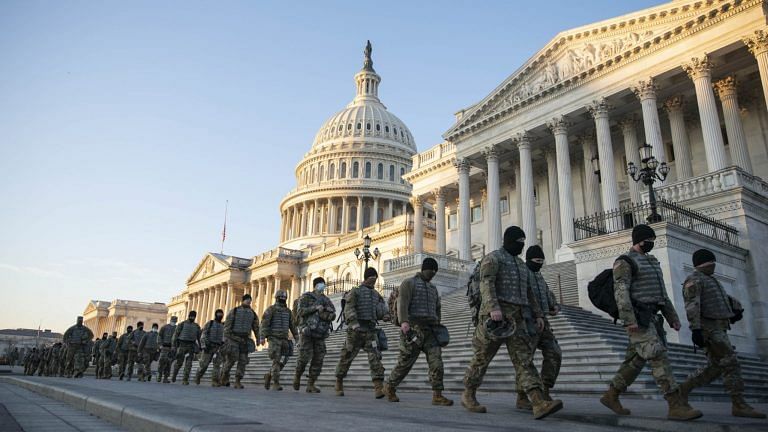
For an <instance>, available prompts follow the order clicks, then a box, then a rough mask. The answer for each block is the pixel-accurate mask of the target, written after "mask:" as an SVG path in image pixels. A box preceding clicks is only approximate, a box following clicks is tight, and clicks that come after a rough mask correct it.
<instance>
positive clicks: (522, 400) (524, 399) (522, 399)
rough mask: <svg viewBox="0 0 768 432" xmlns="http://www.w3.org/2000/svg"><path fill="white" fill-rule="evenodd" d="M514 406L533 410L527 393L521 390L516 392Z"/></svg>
mask: <svg viewBox="0 0 768 432" xmlns="http://www.w3.org/2000/svg"><path fill="white" fill-rule="evenodd" d="M515 408H517V409H519V410H525V411H531V410H533V405H531V401H529V400H528V395H527V394H526V393H525V392H524V391H522V390H521V391H519V392H517V402H516V403H515Z"/></svg>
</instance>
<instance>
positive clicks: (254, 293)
mask: <svg viewBox="0 0 768 432" xmlns="http://www.w3.org/2000/svg"><path fill="white" fill-rule="evenodd" d="M249 294H251V304H253V302H254V301H256V298H257V297H258V296H259V281H258V280H256V279H254V280H252V281H251V292H250V293H249ZM227 312H228V311H224V314H225V316H226V314H227Z"/></svg>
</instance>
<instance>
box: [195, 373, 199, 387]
mask: <svg viewBox="0 0 768 432" xmlns="http://www.w3.org/2000/svg"><path fill="white" fill-rule="evenodd" d="M195 384H197V385H200V373H197V374H195Z"/></svg>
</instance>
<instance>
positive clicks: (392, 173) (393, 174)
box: [389, 165, 395, 182]
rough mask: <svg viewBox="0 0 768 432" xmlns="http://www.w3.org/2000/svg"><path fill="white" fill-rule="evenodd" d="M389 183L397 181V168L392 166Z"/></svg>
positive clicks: (390, 167)
mask: <svg viewBox="0 0 768 432" xmlns="http://www.w3.org/2000/svg"><path fill="white" fill-rule="evenodd" d="M389 181H391V182H393V181H395V166H394V165H390V166H389Z"/></svg>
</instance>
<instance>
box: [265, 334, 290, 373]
mask: <svg viewBox="0 0 768 432" xmlns="http://www.w3.org/2000/svg"><path fill="white" fill-rule="evenodd" d="M288 349H289V348H288V339H287V338H281V337H274V336H270V337H269V359H270V360H272V367H271V368H270V370H269V372H270V373H271V374H272V379H279V378H280V371H281V370H283V366H285V365H284V364H283V363H282V358H283V355H284V353H286V352H288Z"/></svg>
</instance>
